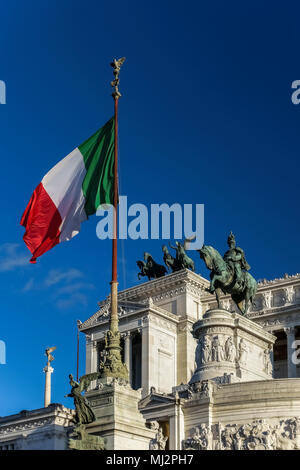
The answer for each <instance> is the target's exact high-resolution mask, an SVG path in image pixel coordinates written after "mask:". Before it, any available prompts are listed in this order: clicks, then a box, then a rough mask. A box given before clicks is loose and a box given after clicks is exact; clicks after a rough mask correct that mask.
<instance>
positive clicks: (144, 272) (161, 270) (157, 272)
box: [136, 253, 167, 281]
mask: <svg viewBox="0 0 300 470" xmlns="http://www.w3.org/2000/svg"><path fill="white" fill-rule="evenodd" d="M136 264H137V265H138V267H139V268H140V272H139V273H138V278H139V279H140V278H141V277H144V276H147V277H148V279H149V281H150V280H151V279H152V278H153V279H157V278H159V277H162V276H164V275H165V274H166V273H167V270H166V268H165V267H164V266H163V265H162V264H158V263H156V262H155V261H154V259H153V258H152V256H151V255H150V253H144V261H137V262H136Z"/></svg>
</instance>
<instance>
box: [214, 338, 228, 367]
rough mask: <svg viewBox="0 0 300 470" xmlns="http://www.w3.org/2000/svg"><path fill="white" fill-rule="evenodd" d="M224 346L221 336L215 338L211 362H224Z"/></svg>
mask: <svg viewBox="0 0 300 470" xmlns="http://www.w3.org/2000/svg"><path fill="white" fill-rule="evenodd" d="M224 359H225V357H224V346H223V345H222V344H221V341H220V338H219V336H214V337H213V340H212V342H211V360H212V361H216V362H220V361H224Z"/></svg>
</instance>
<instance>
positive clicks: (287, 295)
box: [284, 286, 295, 304]
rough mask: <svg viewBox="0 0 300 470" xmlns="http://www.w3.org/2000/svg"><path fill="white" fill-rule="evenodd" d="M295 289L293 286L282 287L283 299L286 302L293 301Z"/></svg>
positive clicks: (290, 302)
mask: <svg viewBox="0 0 300 470" xmlns="http://www.w3.org/2000/svg"><path fill="white" fill-rule="evenodd" d="M294 296H295V291H294V288H293V286H289V287H286V288H285V289H284V300H285V303H287V304H292V303H293V302H294Z"/></svg>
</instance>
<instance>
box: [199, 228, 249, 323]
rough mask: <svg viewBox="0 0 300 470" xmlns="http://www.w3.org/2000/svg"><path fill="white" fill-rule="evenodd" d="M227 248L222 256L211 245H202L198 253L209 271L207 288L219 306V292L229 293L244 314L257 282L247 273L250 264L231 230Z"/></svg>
mask: <svg viewBox="0 0 300 470" xmlns="http://www.w3.org/2000/svg"><path fill="white" fill-rule="evenodd" d="M227 244H228V246H229V250H227V251H226V253H225V254H224V257H223V258H222V256H221V255H220V253H219V252H218V251H217V250H216V249H215V248H213V247H212V246H206V245H203V247H202V248H201V250H198V251H199V253H200V258H202V259H203V260H204V262H205V264H206V267H207V268H208V269H209V270H210V271H211V273H210V279H211V281H210V287H209V289H207V290H208V291H209V292H210V293H211V294H213V293H215V295H216V299H217V302H218V308H220V294H221V292H223V293H224V294H231V298H232V300H233V301H234V302H235V304H236V305H237V307H238V309H239V311H240V313H241V314H242V315H246V314H247V312H248V309H249V306H250V302H251V303H253V300H254V297H255V294H256V289H257V283H256V281H255V279H254V278H253V277H252V276H251V274H249V273H248V271H249V270H250V266H249V264H248V263H247V261H246V258H245V253H244V251H243V250H242V248H239V247H237V246H236V242H235V237H234V235H233V233H232V232H230V235H229V237H228V239H227Z"/></svg>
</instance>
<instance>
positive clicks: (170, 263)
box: [162, 238, 195, 272]
mask: <svg viewBox="0 0 300 470" xmlns="http://www.w3.org/2000/svg"><path fill="white" fill-rule="evenodd" d="M190 241H192V239H191V238H187V239H185V240H184V242H183V244H182V243H180V242H178V241H176V242H175V245H176V246H172V245H171V244H170V243H169V245H170V247H171V248H172V249H173V250H175V251H176V256H175V258H174V257H173V256H172V255H171V254H170V253H169V250H168V248H167V246H166V245H163V246H162V250H163V253H164V262H165V265H166V266H167V268H170V269H172V272H175V271H179V270H180V269H190V270H191V271H195V263H194V261H193V260H192V258H190V257H189V256H188V255H187V254H186V251H187V250H188V243H189V242H190Z"/></svg>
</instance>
